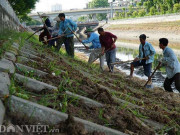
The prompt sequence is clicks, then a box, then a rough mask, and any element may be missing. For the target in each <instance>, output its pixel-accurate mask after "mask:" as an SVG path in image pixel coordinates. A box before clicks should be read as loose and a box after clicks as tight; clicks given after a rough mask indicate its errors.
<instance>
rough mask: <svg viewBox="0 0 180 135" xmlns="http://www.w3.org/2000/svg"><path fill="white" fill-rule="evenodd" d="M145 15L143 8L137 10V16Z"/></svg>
mask: <svg viewBox="0 0 180 135" xmlns="http://www.w3.org/2000/svg"><path fill="white" fill-rule="evenodd" d="M145 15H146V12H145V11H144V9H141V10H139V12H138V16H139V17H142V16H145Z"/></svg>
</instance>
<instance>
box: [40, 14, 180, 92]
mask: <svg viewBox="0 0 180 135" xmlns="http://www.w3.org/2000/svg"><path fill="white" fill-rule="evenodd" d="M42 17H43V18H44V19H45V20H44V23H45V24H44V25H46V26H44V31H43V32H42V33H41V34H40V36H39V40H40V41H43V42H44V36H45V35H46V37H47V39H51V38H52V39H53V38H54V37H59V38H57V39H56V43H57V44H56V46H55V48H56V50H57V51H59V49H60V48H61V46H62V44H63V43H64V45H65V49H66V52H67V54H68V55H69V56H71V57H74V32H75V31H76V29H77V24H76V23H75V22H73V21H72V20H70V19H66V18H65V14H64V13H60V14H59V15H58V17H56V18H55V20H56V21H57V24H56V25H55V26H54V27H52V26H51V24H50V21H49V19H48V17H47V16H46V15H44V16H42ZM97 30H98V33H99V35H98V34H97V33H96V32H95V31H94V30H93V29H91V28H88V29H86V30H85V34H86V35H87V37H88V38H87V39H86V40H81V39H79V41H80V42H81V43H83V44H87V43H92V45H91V46H90V47H89V46H85V48H86V49H93V51H92V53H91V54H90V56H93V55H95V54H100V55H99V57H100V69H101V71H104V54H105V56H106V61H107V66H108V68H109V72H113V71H114V65H113V64H112V63H114V62H115V61H116V45H115V42H116V40H117V36H116V35H114V34H112V33H110V32H106V31H104V29H103V28H102V27H100V28H98V29H97ZM51 33H52V34H51ZM139 40H140V46H139V55H138V56H137V57H136V58H135V59H134V61H133V62H132V63H131V71H130V76H128V77H129V78H131V77H132V76H133V71H134V67H139V66H143V69H144V74H145V75H146V76H147V77H148V80H150V83H151V70H152V63H153V62H154V55H155V53H156V52H155V49H154V48H153V46H152V45H151V44H150V43H149V42H147V41H146V35H145V34H141V35H140V36H139ZM54 42H55V40H50V41H49V42H48V46H52V45H54ZM159 47H160V49H162V50H163V56H164V57H163V58H162V59H161V60H159V65H158V67H157V68H160V67H161V66H165V67H166V73H167V77H166V79H165V81H164V89H165V90H166V91H169V92H172V91H173V89H172V87H171V85H172V83H173V82H175V87H176V89H177V90H178V91H179V92H180V63H179V61H178V58H177V57H176V55H175V53H174V52H173V50H172V49H171V48H169V47H168V39H166V38H161V39H159Z"/></svg>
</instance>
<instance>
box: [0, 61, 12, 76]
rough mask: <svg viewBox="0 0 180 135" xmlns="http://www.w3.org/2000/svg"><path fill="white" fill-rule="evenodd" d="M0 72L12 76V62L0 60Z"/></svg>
mask: <svg viewBox="0 0 180 135" xmlns="http://www.w3.org/2000/svg"><path fill="white" fill-rule="evenodd" d="M0 71H2V72H9V73H11V74H13V73H14V72H15V67H14V64H13V63H12V61H9V60H7V59H5V58H3V59H1V60H0Z"/></svg>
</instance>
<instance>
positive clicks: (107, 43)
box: [99, 32, 117, 51]
mask: <svg viewBox="0 0 180 135" xmlns="http://www.w3.org/2000/svg"><path fill="white" fill-rule="evenodd" d="M113 38H117V37H116V36H115V35H113V34H112V33H110V32H105V35H103V36H102V35H100V36H99V40H100V43H101V47H105V51H107V50H108V51H110V50H113V49H115V48H116V45H115V44H113ZM112 44H113V47H112V48H111V46H112Z"/></svg>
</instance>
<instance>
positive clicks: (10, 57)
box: [4, 52, 16, 62]
mask: <svg viewBox="0 0 180 135" xmlns="http://www.w3.org/2000/svg"><path fill="white" fill-rule="evenodd" d="M4 57H5V58H6V59H7V60H10V61H13V62H15V61H16V56H15V55H14V53H11V52H5V54H4Z"/></svg>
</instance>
